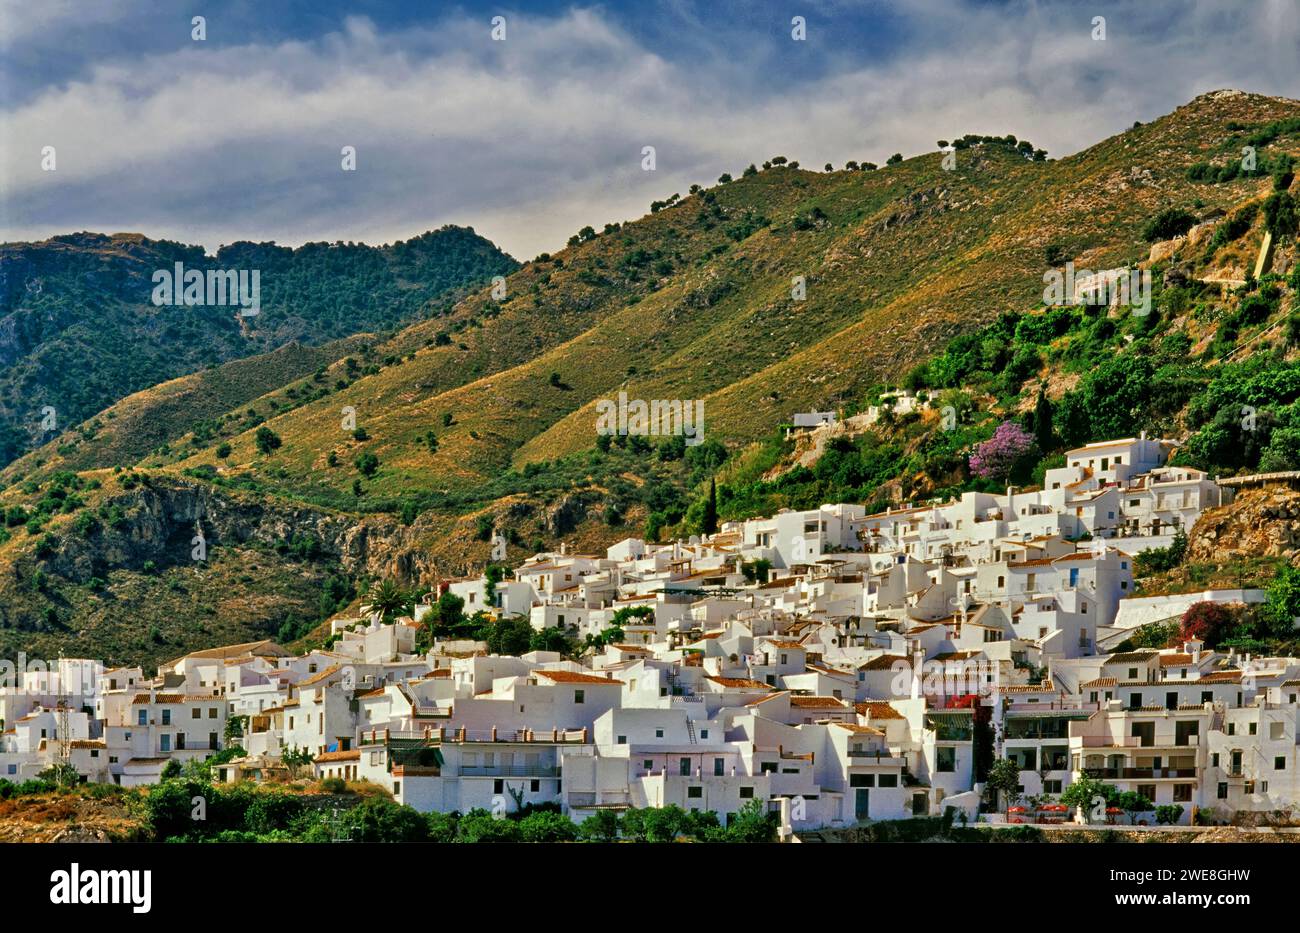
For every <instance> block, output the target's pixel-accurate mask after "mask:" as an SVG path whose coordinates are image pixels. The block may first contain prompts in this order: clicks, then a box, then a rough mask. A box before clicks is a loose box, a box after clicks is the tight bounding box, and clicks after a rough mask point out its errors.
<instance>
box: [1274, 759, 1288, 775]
mask: <svg viewBox="0 0 1300 933" xmlns="http://www.w3.org/2000/svg"><path fill="white" fill-rule="evenodd" d="M1273 770H1274V771H1285V770H1286V755H1278V756H1277V757H1276V758H1274V759H1273Z"/></svg>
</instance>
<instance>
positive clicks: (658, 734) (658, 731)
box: [655, 729, 664, 739]
mask: <svg viewBox="0 0 1300 933" xmlns="http://www.w3.org/2000/svg"><path fill="white" fill-rule="evenodd" d="M663 737H664V730H662V729H656V730H655V738H656V739H662V738H663Z"/></svg>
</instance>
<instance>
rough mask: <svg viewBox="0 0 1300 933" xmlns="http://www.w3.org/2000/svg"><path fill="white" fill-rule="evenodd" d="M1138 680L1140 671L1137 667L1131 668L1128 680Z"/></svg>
mask: <svg viewBox="0 0 1300 933" xmlns="http://www.w3.org/2000/svg"><path fill="white" fill-rule="evenodd" d="M1137 678H1138V669H1137V668H1136V667H1130V668H1129V669H1128V679H1129V680H1137Z"/></svg>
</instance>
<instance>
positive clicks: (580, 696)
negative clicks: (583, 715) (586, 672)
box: [573, 690, 587, 703]
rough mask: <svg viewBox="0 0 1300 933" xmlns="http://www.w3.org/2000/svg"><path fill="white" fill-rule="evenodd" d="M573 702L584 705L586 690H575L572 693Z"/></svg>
mask: <svg viewBox="0 0 1300 933" xmlns="http://www.w3.org/2000/svg"><path fill="white" fill-rule="evenodd" d="M573 702H574V703H586V702H587V691H586V690H575V691H573Z"/></svg>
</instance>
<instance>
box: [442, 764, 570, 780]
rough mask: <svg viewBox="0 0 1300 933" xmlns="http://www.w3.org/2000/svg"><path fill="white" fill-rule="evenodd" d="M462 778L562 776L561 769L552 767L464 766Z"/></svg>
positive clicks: (461, 773) (461, 771)
mask: <svg viewBox="0 0 1300 933" xmlns="http://www.w3.org/2000/svg"><path fill="white" fill-rule="evenodd" d="M460 776H461V777H527V778H534V777H538V778H541V777H545V778H553V777H559V776H560V769H559V768H556V767H554V766H551V765H462V766H461V768H460Z"/></svg>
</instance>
